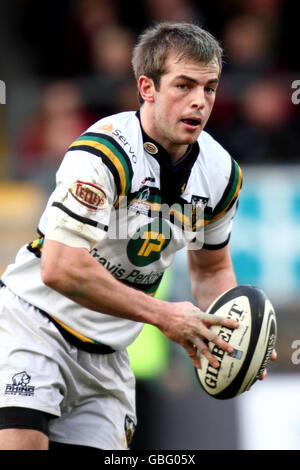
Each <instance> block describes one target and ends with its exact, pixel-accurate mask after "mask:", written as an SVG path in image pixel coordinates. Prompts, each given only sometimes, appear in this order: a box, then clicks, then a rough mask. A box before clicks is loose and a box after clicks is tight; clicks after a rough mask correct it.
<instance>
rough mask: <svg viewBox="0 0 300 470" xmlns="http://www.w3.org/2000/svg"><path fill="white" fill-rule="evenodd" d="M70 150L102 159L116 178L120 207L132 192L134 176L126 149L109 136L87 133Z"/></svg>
mask: <svg viewBox="0 0 300 470" xmlns="http://www.w3.org/2000/svg"><path fill="white" fill-rule="evenodd" d="M68 150H69V151H72V150H83V151H85V152H89V153H91V154H93V155H96V156H97V157H100V158H101V159H102V161H103V163H104V164H105V165H106V166H107V168H108V169H109V171H110V172H111V173H112V175H113V177H114V181H115V184H116V188H117V194H118V199H117V201H116V202H115V207H119V205H120V201H121V200H122V198H123V197H125V196H126V195H127V194H128V192H129V191H130V188H131V181H132V176H133V171H132V166H131V162H130V159H129V157H128V155H127V153H126V152H125V151H124V149H122V147H121V146H120V145H119V144H118V143H117V142H116V141H115V140H114V139H113V138H112V137H111V136H109V135H107V134H101V133H95V132H87V133H85V134H82V135H81V136H80V137H79V138H78V139H76V140H75V142H73V143H72V144H71V145H70V147H69V149H68Z"/></svg>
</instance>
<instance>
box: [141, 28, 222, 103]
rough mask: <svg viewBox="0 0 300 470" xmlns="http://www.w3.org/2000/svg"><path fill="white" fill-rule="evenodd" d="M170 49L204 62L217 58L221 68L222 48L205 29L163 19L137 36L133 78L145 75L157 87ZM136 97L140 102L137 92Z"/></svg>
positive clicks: (180, 56) (180, 54)
mask: <svg viewBox="0 0 300 470" xmlns="http://www.w3.org/2000/svg"><path fill="white" fill-rule="evenodd" d="M170 52H175V53H176V54H177V55H178V58H179V59H180V58H183V57H187V58H189V59H191V60H193V61H195V62H204V63H206V64H207V63H209V62H210V61H211V60H213V59H214V58H216V59H217V61H218V63H219V67H220V71H221V68H222V54H223V51H222V48H221V46H220V44H219V42H218V41H217V40H216V39H215V38H214V37H213V36H212V35H211V34H210V33H209V32H208V31H206V30H204V29H202V28H201V27H200V26H198V25H196V24H193V23H170V22H163V23H158V24H156V25H154V26H152V27H150V28H148V29H146V30H145V31H144V33H142V34H141V36H140V37H139V38H138V41H137V44H136V46H135V48H134V51H133V57H132V66H133V71H134V74H135V78H136V80H137V81H138V79H139V77H140V76H141V75H146V76H147V77H149V78H151V79H152V80H153V82H154V85H155V87H156V89H159V84H160V78H161V76H162V75H163V74H164V73H165V72H166V70H165V63H166V59H167V57H168V56H169V54H170ZM139 101H140V103H143V99H142V97H141V96H140V95H139Z"/></svg>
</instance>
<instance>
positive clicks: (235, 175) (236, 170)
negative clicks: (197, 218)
mask: <svg viewBox="0 0 300 470" xmlns="http://www.w3.org/2000/svg"><path fill="white" fill-rule="evenodd" d="M242 182H243V174H242V170H241V168H240V167H239V165H238V164H237V162H236V161H235V160H234V159H233V158H232V159H231V172H230V176H229V181H228V184H227V186H226V188H225V191H224V193H223V195H222V197H221V199H220V201H219V202H218V204H217V205H216V207H215V208H214V210H211V209H210V208H209V207H207V208H205V210H204V225H207V224H209V223H211V222H214V221H215V220H217V219H219V218H220V217H222V215H224V214H225V213H226V212H227V211H229V210H230V209H231V207H232V206H233V205H234V203H235V202H236V200H237V198H238V195H239V192H240V189H241V187H242Z"/></svg>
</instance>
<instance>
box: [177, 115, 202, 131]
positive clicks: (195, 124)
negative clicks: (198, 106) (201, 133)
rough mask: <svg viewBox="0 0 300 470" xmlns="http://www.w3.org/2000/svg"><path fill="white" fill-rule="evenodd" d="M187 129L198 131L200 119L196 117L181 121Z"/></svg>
mask: <svg viewBox="0 0 300 470" xmlns="http://www.w3.org/2000/svg"><path fill="white" fill-rule="evenodd" d="M181 122H183V124H184V125H185V126H186V127H188V128H189V129H198V128H199V127H200V126H201V122H202V121H201V119H200V118H197V117H190V118H184V119H182V120H181Z"/></svg>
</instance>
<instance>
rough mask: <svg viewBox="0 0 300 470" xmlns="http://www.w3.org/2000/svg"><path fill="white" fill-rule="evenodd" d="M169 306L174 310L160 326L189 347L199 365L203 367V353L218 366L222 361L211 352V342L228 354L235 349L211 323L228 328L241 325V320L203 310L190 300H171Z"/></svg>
mask: <svg viewBox="0 0 300 470" xmlns="http://www.w3.org/2000/svg"><path fill="white" fill-rule="evenodd" d="M170 307H171V308H172V312H171V314H170V316H168V317H167V318H165V319H164V320H165V321H164V323H165V324H164V325H163V326H161V327H160V329H161V331H162V332H163V333H164V334H165V335H166V336H167V337H168V338H169V339H171V340H172V341H175V342H177V343H178V344H180V345H181V346H182V347H183V348H184V349H185V350H186V352H187V354H188V356H189V357H190V359H191V361H192V362H193V365H194V366H195V367H196V368H197V369H200V368H201V361H200V357H199V356H200V355H203V356H205V357H206V358H207V360H208V362H209V363H210V364H211V366H212V367H214V368H218V367H219V361H218V360H217V359H216V357H215V356H214V355H213V354H212V353H211V352H210V350H209V348H208V342H212V343H214V344H216V345H217V346H218V347H219V348H221V349H223V350H224V351H226V352H228V353H229V354H230V353H232V352H233V347H232V346H230V345H229V344H228V343H226V342H225V341H224V340H223V339H222V338H221V337H220V336H218V335H217V334H216V333H214V332H212V331H211V330H210V329H209V326H211V325H222V326H225V327H228V328H238V326H239V323H238V322H237V321H234V320H228V319H224V318H221V317H219V316H217V315H210V314H208V313H205V312H201V310H199V309H198V308H197V307H195V306H194V305H193V304H192V303H190V302H175V303H170Z"/></svg>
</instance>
